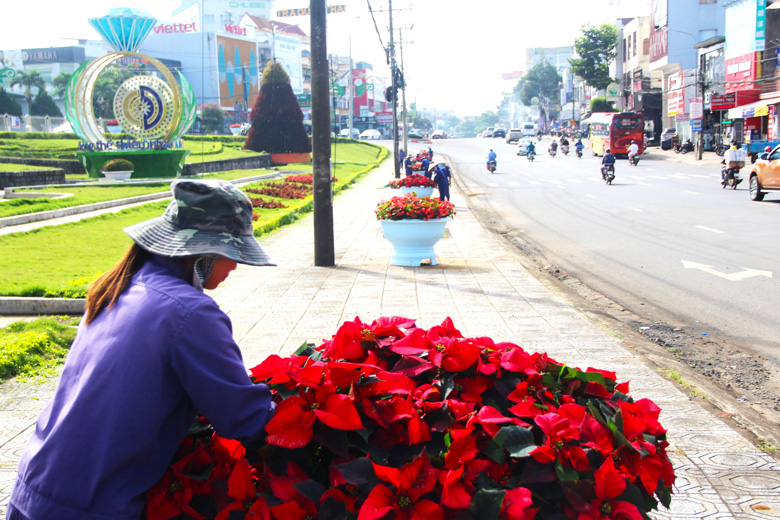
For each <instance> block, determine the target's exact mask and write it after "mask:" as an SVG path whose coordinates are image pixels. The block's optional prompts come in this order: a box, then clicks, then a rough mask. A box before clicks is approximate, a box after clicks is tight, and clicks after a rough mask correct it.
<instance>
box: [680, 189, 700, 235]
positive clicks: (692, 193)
mask: <svg viewBox="0 0 780 520" xmlns="http://www.w3.org/2000/svg"><path fill="white" fill-rule="evenodd" d="M683 193H688V194H689V195H698V194H699V192H698V191H688V190H683ZM697 227H698V226H697Z"/></svg>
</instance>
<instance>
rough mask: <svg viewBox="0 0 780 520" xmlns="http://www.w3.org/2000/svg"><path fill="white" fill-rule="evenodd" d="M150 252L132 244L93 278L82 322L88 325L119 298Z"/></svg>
mask: <svg viewBox="0 0 780 520" xmlns="http://www.w3.org/2000/svg"><path fill="white" fill-rule="evenodd" d="M151 257H152V254H151V253H150V252H149V251H147V250H146V249H144V248H142V247H141V246H139V245H138V244H135V243H134V244H133V245H132V246H130V249H128V250H127V253H125V256H124V258H122V260H120V261H119V262H118V263H117V264H116V265H115V266H114V267H112V268H111V269H110V270H109V271H108V272H106V273H105V274H104V275H103V276H101V277H100V278H98V279H97V280H95V282H94V283H93V284H92V285H91V286H90V287H89V291H88V292H87V303H86V312H85V314H84V323H85V324H86V325H89V324H90V323H91V322H92V320H94V319H95V318H97V316H98V314H100V313H101V311H103V310H104V309H110V308H111V306H112V305H114V303H116V301H117V300H118V299H119V297H120V296H121V295H122V293H123V292H125V289H127V286H128V285H130V279H131V278H132V277H133V275H134V274H135V273H137V272H138V270H139V269H140V268H141V266H142V265H144V262H146V261H147V260H148V259H149V258H151Z"/></svg>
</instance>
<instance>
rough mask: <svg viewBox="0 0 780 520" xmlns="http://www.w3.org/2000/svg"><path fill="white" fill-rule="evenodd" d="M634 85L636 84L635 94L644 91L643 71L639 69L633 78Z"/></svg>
mask: <svg viewBox="0 0 780 520" xmlns="http://www.w3.org/2000/svg"><path fill="white" fill-rule="evenodd" d="M633 83H634V88H633V90H634V92H636V91H637V90H642V69H638V70H635V71H634V76H633Z"/></svg>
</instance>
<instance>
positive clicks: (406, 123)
mask: <svg viewBox="0 0 780 520" xmlns="http://www.w3.org/2000/svg"><path fill="white" fill-rule="evenodd" d="M398 39H399V40H400V41H399V42H398V43H399V45H401V74H403V77H404V83H403V85H402V86H401V98H402V99H403V101H402V103H401V106H402V112H403V120H404V152H406V155H409V142H408V141H407V137H406V136H407V134H408V133H409V120H408V118H407V116H406V74H404V35H403V29H398ZM399 168H400V166H399Z"/></svg>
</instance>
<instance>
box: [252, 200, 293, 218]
mask: <svg viewBox="0 0 780 520" xmlns="http://www.w3.org/2000/svg"><path fill="white" fill-rule="evenodd" d="M249 200H251V201H252V207H253V208H259V209H282V208H286V207H287V206H285V205H284V204H282V203H281V202H279V201H278V200H265V199H263V198H261V197H249ZM252 217H253V218H254V220H257V218H256V217H255V214H254V213H253V214H252Z"/></svg>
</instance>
